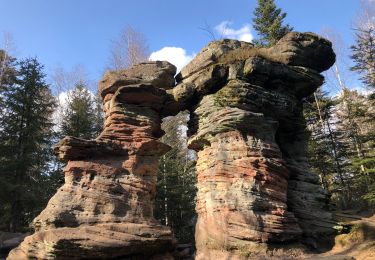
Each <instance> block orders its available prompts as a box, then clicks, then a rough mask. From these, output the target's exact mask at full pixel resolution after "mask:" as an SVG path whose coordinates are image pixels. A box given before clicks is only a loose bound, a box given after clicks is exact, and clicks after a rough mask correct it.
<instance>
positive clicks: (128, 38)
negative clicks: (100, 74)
mask: <svg viewBox="0 0 375 260" xmlns="http://www.w3.org/2000/svg"><path fill="white" fill-rule="evenodd" d="M149 53H150V52H149V48H148V45H147V40H146V38H145V36H144V35H143V34H142V33H141V32H139V31H136V30H135V29H133V28H132V27H130V26H126V27H125V29H124V30H123V31H122V32H121V35H120V37H119V38H117V39H115V40H113V41H112V46H111V53H110V57H109V64H108V68H109V69H112V70H120V69H126V68H129V67H131V66H132V65H134V64H137V63H140V62H143V61H146V60H148V57H149Z"/></svg>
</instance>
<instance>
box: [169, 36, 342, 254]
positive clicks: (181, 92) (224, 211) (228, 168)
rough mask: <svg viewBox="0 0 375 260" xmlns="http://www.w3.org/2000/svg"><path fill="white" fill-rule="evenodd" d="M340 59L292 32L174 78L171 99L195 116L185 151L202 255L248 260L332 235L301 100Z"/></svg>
mask: <svg viewBox="0 0 375 260" xmlns="http://www.w3.org/2000/svg"><path fill="white" fill-rule="evenodd" d="M334 61H335V54H334V53H333V51H332V46H331V43H330V42H329V41H327V40H325V39H323V38H321V37H319V36H317V35H315V34H312V33H294V32H293V33H289V34H287V35H286V36H285V37H284V38H282V39H281V40H280V41H279V42H278V43H277V44H276V45H275V46H274V47H272V48H268V49H267V48H255V47H254V46H253V45H251V44H250V43H245V42H240V41H236V40H221V41H216V42H212V43H210V44H209V45H208V46H206V47H205V48H203V50H202V51H201V52H200V53H199V54H198V55H197V56H196V57H195V58H194V59H193V60H192V61H191V63H190V64H188V65H187V66H186V67H185V68H183V69H182V71H181V73H180V74H179V75H177V77H176V78H177V81H178V85H177V86H176V87H175V88H174V89H172V90H171V91H169V93H171V95H173V96H174V98H175V100H178V101H179V105H180V106H181V108H180V109H182V108H188V109H190V110H191V111H192V114H191V116H192V118H191V121H190V125H189V130H190V139H189V147H190V148H191V149H194V150H196V151H197V153H198V161H197V180H198V194H197V200H198V202H197V207H196V209H197V213H198V222H197V225H196V246H197V248H198V251H199V250H200V249H202V250H201V251H202V252H203V251H205V252H207V248H212V249H218V250H229V251H231V250H233V251H236V250H237V251H241V250H242V251H245V252H246V251H251V250H253V249H254V248H256V246H255V247H254V245H256V244H263V245H264V244H266V245H267V244H272V243H280V242H286V241H296V240H298V239H299V238H301V237H302V236H303V237H305V238H309V239H310V238H311V239H314V238H320V237H321V236H325V235H328V234H331V233H332V232H333V228H332V226H333V223H334V222H333V221H332V217H331V214H330V213H329V212H328V211H327V210H326V206H327V203H326V202H327V199H328V197H327V194H326V192H325V191H324V190H323V189H322V188H321V186H320V183H319V179H318V176H317V175H316V174H315V173H313V172H311V171H310V170H309V165H308V162H307V150H306V148H307V147H306V144H307V135H306V131H305V122H304V120H303V115H302V99H303V98H304V97H306V96H308V95H311V94H312V93H313V92H314V91H315V90H316V89H317V88H318V87H319V86H320V85H321V84H322V83H323V76H321V75H320V72H322V71H324V70H326V69H328V68H329V67H330V66H331V65H332V64H333V63H334ZM305 240H306V241H307V240H308V239H305ZM252 248H253V249H252ZM255 251H256V250H255ZM200 257H202V256H200ZM202 259H210V258H209V256H207V255H206V258H204V256H203V258H202Z"/></svg>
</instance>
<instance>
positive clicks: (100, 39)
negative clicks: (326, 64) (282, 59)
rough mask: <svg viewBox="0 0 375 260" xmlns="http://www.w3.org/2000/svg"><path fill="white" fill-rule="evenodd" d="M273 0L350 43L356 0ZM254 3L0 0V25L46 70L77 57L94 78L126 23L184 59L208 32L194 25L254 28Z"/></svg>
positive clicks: (306, 24)
mask: <svg viewBox="0 0 375 260" xmlns="http://www.w3.org/2000/svg"><path fill="white" fill-rule="evenodd" d="M276 3H277V5H278V6H279V7H281V8H282V9H283V11H285V12H287V13H288V15H287V18H286V22H287V23H289V24H290V25H292V26H293V27H294V29H295V30H296V31H312V32H316V33H319V32H321V31H322V30H323V29H324V28H327V27H329V28H331V29H333V30H334V31H336V32H338V33H339V34H341V36H342V38H343V40H344V41H345V44H347V45H350V44H352V43H353V31H352V30H351V28H352V27H353V26H352V21H353V18H354V16H355V14H356V12H357V10H358V5H359V0H314V1H311V0H309V1H308V0H278V1H276ZM255 6H256V0H200V1H198V0H189V1H178V0H137V1H130V0H122V1H121V0H91V1H90V0H60V1H57V0H0V10H1V15H0V32H9V33H11V34H12V36H13V39H14V43H15V46H16V52H15V53H14V54H15V55H16V56H17V57H19V58H22V57H28V56H37V57H38V58H39V60H40V62H41V63H42V64H44V65H45V67H46V73H47V74H51V72H52V71H53V70H54V68H56V67H57V66H62V67H63V68H65V69H66V70H69V69H71V68H72V67H74V66H76V65H77V64H81V65H83V66H84V67H85V69H86V71H87V73H88V76H89V78H90V79H92V80H95V81H97V80H98V79H99V78H100V77H101V75H102V73H103V71H104V68H105V66H106V64H107V62H108V56H109V50H110V45H111V44H110V43H111V39H115V38H116V37H118V36H119V34H120V32H121V30H122V29H123V28H124V27H125V26H126V25H130V26H132V27H134V28H135V29H136V30H139V31H141V32H142V33H143V34H144V35H145V36H146V38H147V40H148V44H149V47H150V50H151V52H157V51H159V50H161V49H163V48H164V47H167V46H168V47H178V48H182V49H179V50H180V51H181V50H183V51H184V52H183V53H181V52H180V53H179V55H182V56H184V55H185V58H186V60H188V59H189V58H191V57H192V56H193V55H194V54H195V53H197V52H198V51H199V50H200V49H201V48H202V47H203V46H204V45H206V44H207V43H208V42H209V41H210V40H211V39H210V37H209V35H208V34H207V33H205V32H204V31H203V30H202V29H200V28H201V27H205V25H206V24H207V25H209V26H210V27H211V28H212V30H213V31H215V32H216V33H217V35H218V37H219V36H220V34H222V33H220V32H218V30H216V29H215V28H218V27H217V26H218V25H220V24H222V25H223V22H224V24H225V27H226V32H227V33H231V35H228V36H230V37H237V38H239V37H241V35H242V36H243V34H246V33H247V34H249V33H250V34H252V35H255V32H254V31H253V29H252V28H251V22H252V20H251V19H252V12H253V10H254V8H255ZM224 36H225V35H224ZM162 54H163V53H162ZM164 54H165V52H164ZM169 54H170V55H172V56H176V57H177V56H178V55H174V54H173V53H169ZM178 57H180V56H178ZM182 58H183V57H182Z"/></svg>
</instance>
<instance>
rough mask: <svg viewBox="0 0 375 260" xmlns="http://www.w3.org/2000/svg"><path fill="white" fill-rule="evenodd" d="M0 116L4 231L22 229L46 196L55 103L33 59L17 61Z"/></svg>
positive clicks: (0, 168)
mask: <svg viewBox="0 0 375 260" xmlns="http://www.w3.org/2000/svg"><path fill="white" fill-rule="evenodd" d="M4 106H5V111H6V113H5V114H4V115H3V116H2V117H1V118H0V123H1V127H2V131H0V160H1V162H0V174H1V175H0V182H1V185H0V186H1V187H2V189H1V192H0V199H1V202H0V211H1V214H0V216H1V224H0V225H1V226H2V228H3V229H5V230H10V231H13V232H14V231H22V230H23V229H24V228H25V227H27V224H28V223H29V222H30V221H31V220H32V219H33V218H34V217H35V215H36V214H38V213H39V212H40V210H41V209H42V208H43V207H44V206H45V205H44V204H45V203H46V200H47V199H48V197H49V194H47V192H46V189H45V188H46V187H47V186H48V185H49V181H48V172H49V164H48V163H49V161H50V159H51V155H52V151H51V148H50V147H51V137H52V126H53V125H52V113H53V109H54V106H55V100H54V98H53V96H52V94H51V91H50V89H49V86H48V85H47V84H46V82H45V75H44V73H43V66H42V65H41V64H40V63H39V62H38V61H37V60H36V59H35V58H32V59H25V60H22V61H20V62H19V63H18V65H17V73H16V78H15V82H14V83H13V84H11V85H9V86H8V88H7V89H6V90H5V92H4Z"/></svg>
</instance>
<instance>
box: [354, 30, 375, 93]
mask: <svg viewBox="0 0 375 260" xmlns="http://www.w3.org/2000/svg"><path fill="white" fill-rule="evenodd" d="M351 50H352V56H351V58H352V59H353V61H354V63H355V65H354V66H353V67H352V68H351V70H353V71H358V72H359V73H361V74H362V77H361V80H362V81H363V83H364V84H365V85H367V86H368V87H370V88H372V89H374V90H375V30H374V29H373V28H369V29H358V32H357V34H356V44H355V45H353V46H351Z"/></svg>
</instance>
